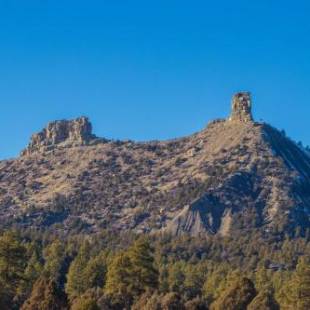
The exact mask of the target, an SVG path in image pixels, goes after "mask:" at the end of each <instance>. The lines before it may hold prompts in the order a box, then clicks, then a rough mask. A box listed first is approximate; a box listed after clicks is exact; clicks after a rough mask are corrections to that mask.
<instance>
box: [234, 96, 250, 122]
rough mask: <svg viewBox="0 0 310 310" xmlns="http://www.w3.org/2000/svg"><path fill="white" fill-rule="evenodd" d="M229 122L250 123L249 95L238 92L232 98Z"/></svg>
mask: <svg viewBox="0 0 310 310" xmlns="http://www.w3.org/2000/svg"><path fill="white" fill-rule="evenodd" d="M229 120H230V121H238V122H252V121H253V116H252V100H251V93H249V92H239V93H237V94H235V95H234V96H233V100H232V113H231V116H230V118H229Z"/></svg>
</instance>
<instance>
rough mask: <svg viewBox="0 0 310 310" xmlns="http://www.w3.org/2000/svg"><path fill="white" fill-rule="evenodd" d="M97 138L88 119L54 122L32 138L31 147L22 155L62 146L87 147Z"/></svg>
mask: <svg viewBox="0 0 310 310" xmlns="http://www.w3.org/2000/svg"><path fill="white" fill-rule="evenodd" d="M95 138H96V137H95V136H94V135H93V134H92V125H91V123H90V122H89V120H88V118H87V117H80V118H77V119H75V120H60V121H54V122H51V123H49V124H48V125H47V127H46V128H44V129H43V130H42V131H41V132H39V133H36V134H34V135H33V136H32V138H31V141H30V144H29V146H28V147H27V149H26V150H24V151H23V152H22V155H27V154H31V153H34V152H37V151H45V150H50V149H52V148H53V147H54V146H56V145H60V144H61V145H63V146H76V145H85V144H88V143H89V142H90V141H91V140H94V139H95Z"/></svg>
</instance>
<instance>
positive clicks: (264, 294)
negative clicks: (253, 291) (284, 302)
mask: <svg viewBox="0 0 310 310" xmlns="http://www.w3.org/2000/svg"><path fill="white" fill-rule="evenodd" d="M279 309H280V306H279V304H278V303H277V301H276V300H275V298H274V296H273V292H272V290H270V289H264V290H262V291H261V292H259V294H258V295H257V296H256V297H255V298H254V299H253V301H252V302H251V303H250V305H249V306H248V307H247V310H279Z"/></svg>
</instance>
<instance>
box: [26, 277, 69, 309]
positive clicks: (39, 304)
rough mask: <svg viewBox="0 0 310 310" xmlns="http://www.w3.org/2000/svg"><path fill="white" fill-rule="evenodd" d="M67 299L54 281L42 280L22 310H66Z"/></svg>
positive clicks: (36, 283)
mask: <svg viewBox="0 0 310 310" xmlns="http://www.w3.org/2000/svg"><path fill="white" fill-rule="evenodd" d="M64 309H66V299H65V296H64V294H63V293H62V291H61V290H60V289H59V288H58V287H57V285H56V283H55V282H54V281H53V280H50V279H46V278H40V279H38V280H37V281H36V282H35V284H34V286H33V290H32V293H31V295H30V297H29V299H28V300H27V301H26V302H25V303H24V305H23V306H22V308H21V310H64Z"/></svg>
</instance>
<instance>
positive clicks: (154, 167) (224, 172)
mask: <svg viewBox="0 0 310 310" xmlns="http://www.w3.org/2000/svg"><path fill="white" fill-rule="evenodd" d="M309 214H310V158H309V157H308V155H307V154H306V153H305V152H304V151H303V150H302V149H301V148H300V147H299V146H297V145H296V144H295V143H294V142H293V141H291V140H290V139H288V138H287V137H285V136H284V135H283V134H282V133H280V132H279V131H277V130H276V129H274V128H272V127H271V126H269V125H267V124H261V123H255V122H254V121H253V118H252V114H251V101H250V96H249V94H248V93H240V94H237V95H236V96H235V97H234V99H233V110H232V114H231V116H230V118H229V119H228V120H217V121H214V122H211V123H210V124H209V125H208V126H207V128H206V129H204V130H202V131H201V132H199V133H197V134H194V135H192V136H189V137H186V138H181V139H176V140H172V141H165V142H158V141H154V142H147V143H135V142H132V141H109V140H105V139H100V138H97V137H96V136H94V135H93V134H92V132H91V125H90V123H89V121H88V120H87V118H80V119H77V120H74V121H57V122H53V123H51V124H49V125H48V126H47V128H45V129H44V130H43V131H42V132H41V133H39V134H36V135H34V136H33V138H32V140H31V143H30V145H29V147H28V148H27V149H26V150H25V151H23V152H22V155H21V156H20V157H19V158H17V159H14V160H8V161H2V162H0V219H1V221H0V223H1V225H2V226H18V227H25V228H27V227H32V228H38V229H46V230H48V229H50V230H55V231H56V230H57V231H61V232H64V233H70V232H71V231H85V232H97V231H99V230H100V229H102V228H109V229H114V230H126V229H130V230H134V231H137V232H160V231H166V232H171V233H173V234H183V233H188V234H192V235H198V234H201V233H202V234H222V235H226V234H230V233H232V232H233V231H240V230H242V231H249V230H253V229H260V230H262V231H264V232H265V233H282V232H288V233H289V232H293V231H295V230H296V229H297V228H298V227H299V228H298V230H299V231H301V232H302V233H303V232H305V231H306V229H308V228H310V224H309Z"/></svg>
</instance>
